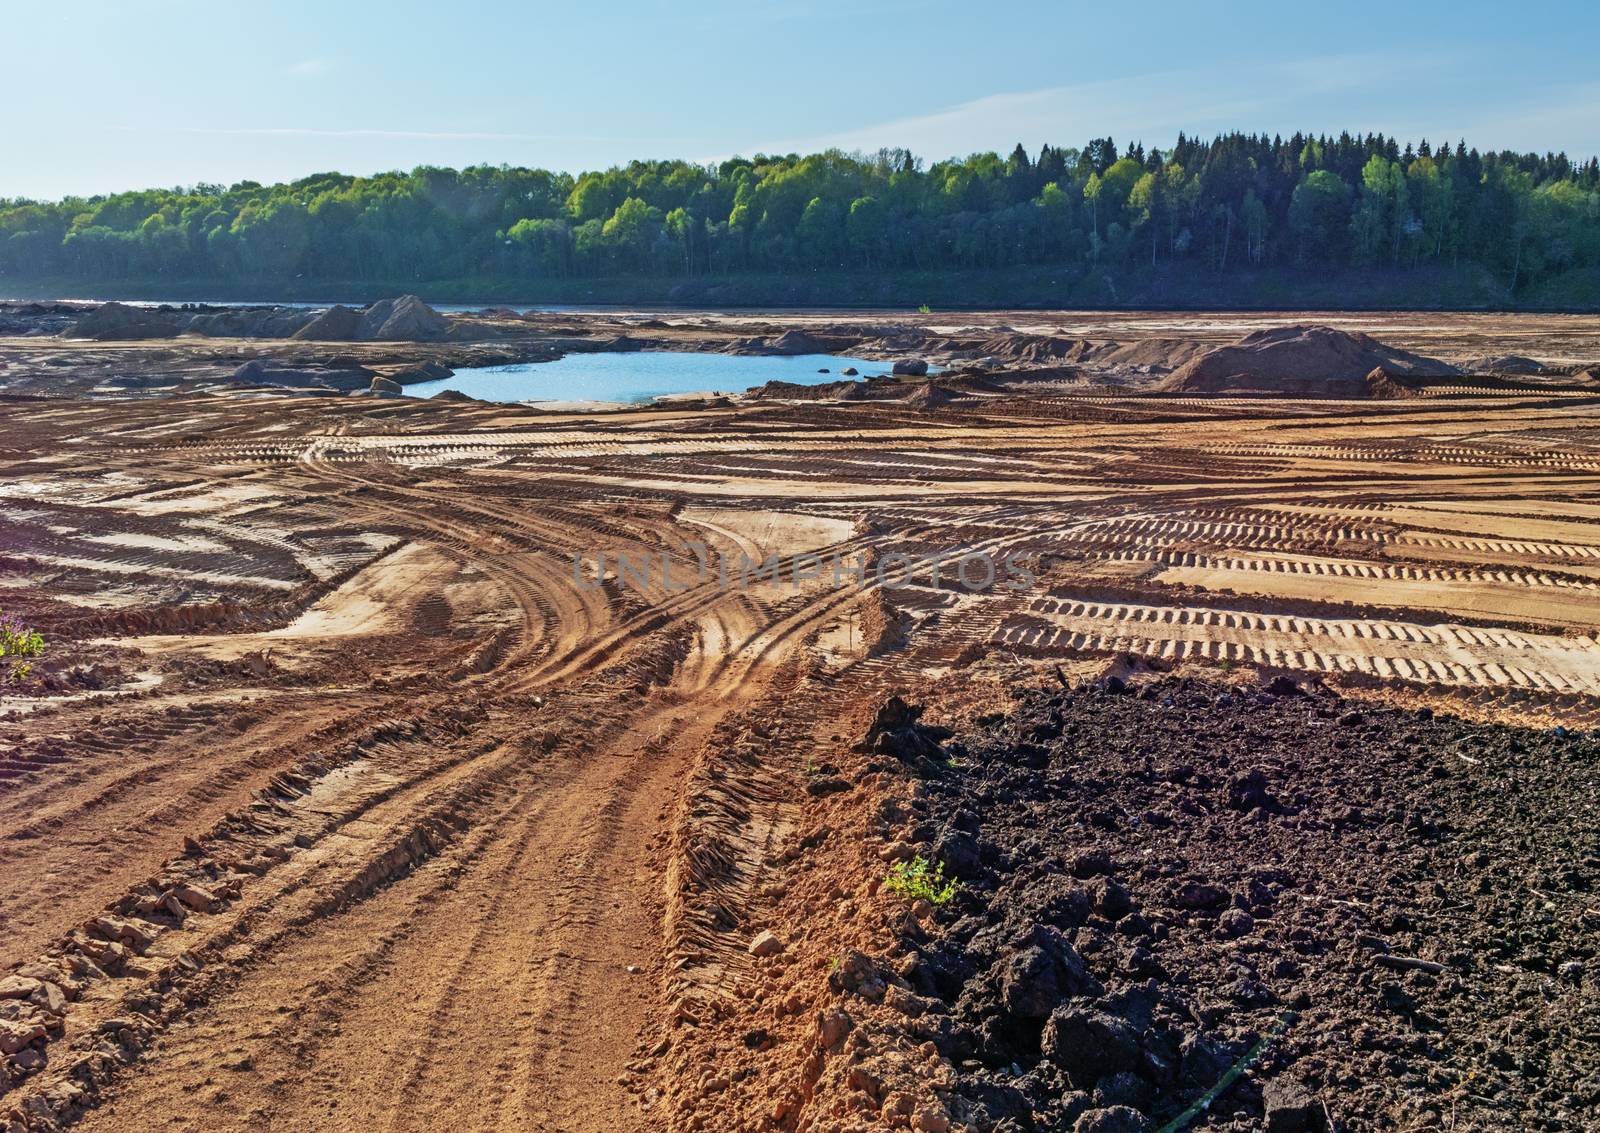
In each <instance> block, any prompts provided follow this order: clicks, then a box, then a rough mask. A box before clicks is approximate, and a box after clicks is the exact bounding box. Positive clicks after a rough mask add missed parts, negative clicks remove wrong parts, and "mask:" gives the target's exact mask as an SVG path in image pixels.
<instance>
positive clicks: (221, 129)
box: [114, 125, 705, 145]
mask: <svg viewBox="0 0 1600 1133" xmlns="http://www.w3.org/2000/svg"><path fill="white" fill-rule="evenodd" d="M114 129H115V130H116V131H117V132H118V133H138V134H151V133H166V134H202V135H208V136H215V137H237V138H311V139H317V138H333V139H339V138H377V139H400V140H421V141H447V142H458V141H466V142H478V141H490V142H611V143H620V144H635V143H644V142H662V141H666V142H680V143H682V142H687V143H692V144H696V145H703V144H705V139H704V138H689V137H684V138H671V137H665V136H663V135H661V134H637V135H602V134H516V133H503V132H498V131H493V130H382V129H374V128H368V127H356V128H349V129H324V128H321V127H314V126H237V127H234V126H143V125H141V126H118V127H114Z"/></svg>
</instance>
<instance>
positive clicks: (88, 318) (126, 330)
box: [61, 303, 179, 342]
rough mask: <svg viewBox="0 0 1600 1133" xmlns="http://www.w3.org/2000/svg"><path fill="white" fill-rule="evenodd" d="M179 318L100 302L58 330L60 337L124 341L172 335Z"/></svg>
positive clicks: (158, 312) (149, 310)
mask: <svg viewBox="0 0 1600 1133" xmlns="http://www.w3.org/2000/svg"><path fill="white" fill-rule="evenodd" d="M178 330H179V327H178V321H177V320H176V319H174V318H172V317H171V316H170V315H167V314H166V313H164V312H162V311H158V310H152V309H150V308H149V307H130V306H128V305H127V304H126V303H102V304H101V305H100V306H98V307H96V308H95V309H94V310H92V311H90V312H89V313H88V314H87V315H84V316H83V318H81V319H79V320H77V321H76V322H74V323H73V324H72V325H71V326H69V327H67V328H66V329H65V330H63V331H62V332H61V337H62V338H91V339H94V340H96V341H98V342H127V341H129V340H132V339H142V338H172V337H174V336H175V335H176V334H177V333H178Z"/></svg>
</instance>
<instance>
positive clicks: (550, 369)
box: [405, 351, 933, 402]
mask: <svg viewBox="0 0 1600 1133" xmlns="http://www.w3.org/2000/svg"><path fill="white" fill-rule="evenodd" d="M846 366H854V367H855V368H856V369H857V370H859V371H861V375H860V376H861V377H863V378H870V377H873V376H875V375H878V374H887V373H888V372H889V367H890V363H888V362H869V361H867V360H866V359H864V358H840V357H836V356H834V355H832V354H796V355H794V356H792V357H788V358H766V357H756V356H746V355H739V354H695V353H679V352H671V353H668V352H657V351H641V352H630V353H620V352H606V353H599V354H568V355H566V356H565V357H562V358H558V359H556V360H555V361H554V362H522V363H518V364H516V365H511V366H479V367H467V368H465V369H460V370H457V371H456V372H455V376H454V377H449V378H441V379H439V380H438V381H436V382H421V383H419V384H417V385H408V386H406V387H405V391H406V393H407V394H408V395H410V396H411V397H432V396H433V395H434V394H436V393H438V392H439V391H440V390H446V389H453V390H455V391H457V392H458V393H464V394H466V395H467V396H468V397H476V398H479V399H480V400H482V401H634V402H637V401H649V400H650V399H651V398H652V397H661V396H663V395H665V394H671V393H700V392H703V391H715V392H717V393H743V392H744V391H745V390H747V389H749V388H750V387H751V386H758V385H761V384H762V383H764V382H771V381H782V382H794V383H796V384H797V385H808V386H810V385H819V384H821V383H822V382H836V381H839V380H840V374H839V371H840V370H842V369H844V368H845V367H846ZM823 368H826V369H827V370H828V371H830V372H829V373H826V374H819V373H818V372H817V371H818V370H820V369H823ZM932 370H933V367H930V368H929V372H930V373H931V372H932Z"/></svg>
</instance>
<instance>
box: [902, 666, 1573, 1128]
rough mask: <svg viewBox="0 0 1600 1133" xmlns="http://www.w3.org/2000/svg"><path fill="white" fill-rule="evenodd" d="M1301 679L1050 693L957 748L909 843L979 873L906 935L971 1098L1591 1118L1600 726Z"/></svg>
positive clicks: (1227, 1118)
mask: <svg viewBox="0 0 1600 1133" xmlns="http://www.w3.org/2000/svg"><path fill="white" fill-rule="evenodd" d="M1278 683H1279V685H1281V686H1282V689H1281V690H1280V689H1278V688H1276V687H1275V686H1273V687H1274V691H1271V692H1263V691H1258V690H1256V689H1253V688H1243V689H1240V688H1232V687H1229V686H1223V685H1217V684H1212V683H1206V682H1199V681H1194V680H1189V679H1159V680H1153V681H1151V682H1150V683H1146V684H1143V685H1142V687H1139V688H1138V691H1137V692H1134V690H1132V689H1130V688H1127V687H1125V686H1124V685H1123V683H1122V682H1121V681H1120V680H1119V679H1115V678H1113V679H1111V680H1110V681H1100V682H1093V683H1085V684H1084V685H1083V686H1082V687H1080V688H1078V689H1076V690H1074V691H1071V692H1066V691H1058V692H1054V693H1051V692H1045V691H1040V692H1028V693H1025V694H1024V695H1023V696H1022V699H1021V700H1020V701H1019V703H1018V705H1017V708H1016V710H1015V712H1014V713H1012V714H1011V715H1009V716H1008V717H1007V718H1006V719H1004V720H1002V721H994V722H992V723H989V724H988V725H987V726H985V727H980V728H977V729H975V730H973V731H971V732H969V733H964V734H963V735H961V736H960V737H958V739H957V740H956V741H954V742H952V743H950V744H949V745H948V746H947V747H946V749H945V750H946V753H947V755H948V757H949V759H950V760H951V761H952V763H953V766H952V767H948V768H937V769H935V771H936V773H934V774H931V775H929V776H928V777H927V778H925V779H924V780H923V782H922V783H921V784H919V789H918V790H917V791H916V793H915V795H914V796H913V801H912V802H911V804H910V807H909V810H910V815H911V817H912V819H913V820H914V825H913V827H912V829H911V831H910V832H909V834H910V839H911V840H912V841H914V842H915V843H916V844H917V845H918V846H919V848H921V849H923V850H924V852H925V853H927V855H928V856H929V857H930V858H931V859H933V860H938V861H941V862H942V863H943V864H944V865H945V866H946V867H947V870H948V872H949V873H950V875H952V876H955V877H958V878H960V879H961V880H962V888H961V892H960V893H959V894H958V896H957V897H956V899H955V900H953V901H952V902H951V903H950V905H949V906H948V908H947V909H945V910H942V911H941V912H940V915H939V918H938V919H939V921H940V922H941V928H942V930H943V931H940V932H937V933H935V934H932V935H931V939H928V940H925V941H924V940H921V939H917V938H916V937H912V938H908V939H906V940H905V941H904V947H903V951H904V952H905V954H906V955H907V956H908V957H915V960H914V961H913V962H911V963H910V964H909V965H908V966H909V968H910V974H909V978H908V980H907V982H908V983H909V985H910V987H911V988H912V989H913V991H915V992H916V993H919V994H921V995H923V996H927V997H930V998H931V999H932V1000H933V1001H935V1002H934V1004H933V1005H932V1006H931V1008H930V1009H931V1010H939V1011H941V1012H947V1013H948V1017H947V1019H946V1020H942V1021H941V1023H940V1026H939V1028H938V1032H939V1033H938V1034H937V1035H936V1037H935V1039H934V1041H935V1042H936V1044H937V1045H938V1046H939V1048H940V1050H941V1052H942V1053H945V1054H947V1055H948V1056H949V1057H950V1058H951V1059H952V1060H953V1061H954V1062H955V1063H956V1065H957V1066H958V1067H959V1068H960V1071H961V1073H960V1077H959V1085H958V1087H957V1089H956V1090H955V1091H954V1095H955V1100H954V1105H953V1106H952V1108H953V1109H954V1110H955V1111H956V1114H955V1115H956V1117H957V1118H958V1119H959V1120H963V1121H965V1122H966V1123H967V1124H969V1125H971V1126H972V1127H974V1128H983V1129H991V1128H992V1129H1005V1128H1014V1129H1035V1128H1040V1129H1056V1128H1079V1129H1091V1128H1102V1127H1105V1128H1110V1127H1112V1125H1111V1124H1110V1123H1111V1121H1112V1119H1113V1118H1112V1115H1110V1114H1108V1113H1107V1112H1106V1111H1107V1109H1108V1108H1109V1107H1115V1106H1127V1107H1131V1108H1132V1109H1134V1110H1136V1111H1137V1112H1138V1113H1139V1114H1141V1115H1143V1117H1144V1118H1145V1120H1143V1121H1134V1120H1132V1119H1131V1118H1130V1119H1127V1120H1124V1121H1123V1122H1122V1124H1121V1125H1118V1126H1115V1127H1118V1128H1123V1127H1126V1128H1152V1129H1153V1128H1157V1127H1161V1126H1164V1125H1165V1124H1167V1123H1169V1122H1172V1121H1174V1120H1176V1119H1178V1118H1179V1117H1180V1116H1181V1115H1183V1114H1184V1113H1185V1111H1188V1110H1190V1108H1191V1107H1192V1106H1194V1105H1196V1104H1197V1103H1200V1102H1202V1101H1208V1102H1209V1104H1208V1106H1207V1108H1206V1109H1205V1110H1204V1111H1203V1112H1200V1113H1194V1114H1192V1116H1190V1117H1189V1119H1188V1121H1187V1124H1188V1126H1189V1127H1191V1128H1218V1129H1222V1128H1231V1129H1239V1130H1246V1129H1257V1128H1261V1127H1262V1126H1263V1123H1265V1126H1266V1127H1267V1128H1270V1129H1274V1130H1284V1131H1289V1130H1296V1129H1306V1130H1309V1129H1316V1130H1326V1129H1330V1128H1338V1129H1347V1130H1358V1129H1396V1128H1453V1129H1483V1130H1489V1129H1497V1128H1505V1127H1507V1124H1508V1123H1509V1124H1512V1125H1514V1126H1515V1127H1518V1128H1528V1129H1548V1130H1573V1131H1576V1130H1582V1129H1586V1128H1592V1118H1593V1115H1594V1114H1595V1113H1596V1112H1597V1111H1600V1055H1597V1052H1596V1050H1595V1048H1594V1046H1593V1043H1592V1028H1593V1020H1594V1018H1595V1011H1596V1008H1597V1007H1600V994H1597V992H1596V983H1595V980H1594V965H1595V947H1594V941H1593V937H1594V930H1595V927H1596V925H1597V923H1600V911H1597V910H1596V909H1595V908H1594V903H1595V891H1596V888H1597V886H1600V856H1597V854H1596V850H1597V844H1596V841H1595V838H1594V836H1593V828H1594V823H1595V818H1596V816H1597V807H1600V793H1597V791H1596V773H1597V771H1600V744H1597V743H1596V741H1595V740H1594V739H1593V738H1589V737H1577V736H1572V735H1568V734H1565V733H1564V731H1561V732H1553V731H1548V730H1541V731H1530V730H1527V729H1518V728H1507V727H1503V726H1488V727H1483V726H1473V725H1468V724H1464V723H1462V722H1460V721H1458V720H1451V719H1444V718H1440V717H1437V716H1435V715H1434V714H1432V713H1430V712H1427V711H1426V710H1422V711H1410V710H1399V709H1388V708H1383V709H1373V708H1371V707H1363V706H1358V705H1354V704H1351V703H1349V702H1345V701H1341V700H1340V699H1339V698H1337V697H1336V696H1333V695H1330V694H1326V693H1325V692H1324V691H1322V690H1317V691H1315V692H1313V693H1312V694H1311V695H1302V694H1300V693H1299V692H1298V691H1297V690H1295V688H1294V686H1293V685H1292V684H1290V683H1288V682H1285V681H1281V680H1280V681H1279V682H1278ZM946 1023H947V1024H948V1025H947V1026H946ZM1241 1062H1243V1063H1245V1064H1246V1069H1247V1073H1245V1074H1244V1075H1242V1076H1241V1077H1239V1078H1237V1079H1236V1080H1234V1081H1233V1083H1232V1084H1231V1085H1227V1086H1226V1087H1225V1088H1223V1089H1222V1090H1220V1091H1219V1092H1215V1093H1213V1092H1212V1091H1213V1090H1214V1088H1215V1087H1216V1086H1217V1085H1218V1084H1220V1083H1222V1082H1224V1081H1225V1075H1226V1074H1227V1072H1228V1070H1229V1068H1230V1067H1233V1066H1236V1065H1238V1064H1240V1063H1241ZM1019 1072H1020V1073H1019ZM1097 1111H1098V1112H1097Z"/></svg>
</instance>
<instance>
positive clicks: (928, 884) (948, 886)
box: [884, 854, 960, 905]
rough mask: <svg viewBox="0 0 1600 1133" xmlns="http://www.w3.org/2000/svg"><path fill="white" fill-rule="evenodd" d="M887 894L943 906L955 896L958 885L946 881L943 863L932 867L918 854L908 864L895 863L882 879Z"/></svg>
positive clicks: (931, 864) (951, 881)
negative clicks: (886, 888)
mask: <svg viewBox="0 0 1600 1133" xmlns="http://www.w3.org/2000/svg"><path fill="white" fill-rule="evenodd" d="M884 884H885V885H886V886H888V888H889V892H891V893H893V894H894V895H895V896H897V897H904V898H906V900H908V901H926V902H928V903H929V904H930V905H943V904H946V903H948V902H949V900H950V898H952V897H954V896H955V895H956V890H957V889H959V888H960V885H959V884H958V883H957V882H955V881H953V880H947V879H946V878H945V875H944V863H943V862H940V863H939V864H938V865H934V864H933V863H932V862H930V861H929V860H928V859H927V858H925V857H923V856H922V855H921V854H918V855H917V856H916V857H914V858H912V859H911V860H910V861H908V862H895V863H894V865H892V866H890V867H889V875H888V876H887V877H885V878H884Z"/></svg>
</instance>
